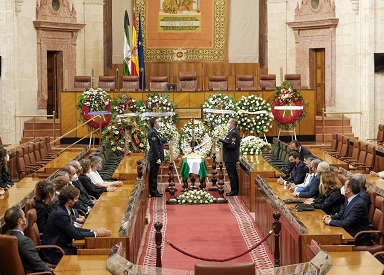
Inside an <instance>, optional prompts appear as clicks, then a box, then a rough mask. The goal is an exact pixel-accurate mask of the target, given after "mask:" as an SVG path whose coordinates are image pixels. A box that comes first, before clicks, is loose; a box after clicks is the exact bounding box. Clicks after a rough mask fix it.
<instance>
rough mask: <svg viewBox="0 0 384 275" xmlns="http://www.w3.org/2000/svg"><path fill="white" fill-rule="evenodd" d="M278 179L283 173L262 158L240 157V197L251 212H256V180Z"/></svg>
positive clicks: (252, 156)
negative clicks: (259, 177) (257, 178)
mask: <svg viewBox="0 0 384 275" xmlns="http://www.w3.org/2000/svg"><path fill="white" fill-rule="evenodd" d="M257 175H260V176H261V177H263V178H277V177H279V176H281V172H280V171H279V170H277V169H276V168H275V167H273V166H272V165H271V164H269V163H268V162H267V161H266V160H265V159H264V158H263V157H262V156H259V155H244V156H241V157H240V173H239V189H240V190H239V196H240V197H241V199H242V200H243V202H244V204H245V205H246V206H247V208H248V209H249V211H250V212H254V211H255V185H254V182H255V179H256V176H257Z"/></svg>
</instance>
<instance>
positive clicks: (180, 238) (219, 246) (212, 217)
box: [139, 185, 273, 270]
mask: <svg viewBox="0 0 384 275" xmlns="http://www.w3.org/2000/svg"><path fill="white" fill-rule="evenodd" d="M164 188H165V185H161V186H159V189H164ZM177 188H178V189H179V190H180V189H181V187H180V185H177ZM164 194H165V193H164ZM213 194H214V196H215V197H217V192H214V193H213ZM168 198H169V194H167V196H166V197H163V198H154V199H151V217H153V219H152V220H151V223H150V225H149V228H148V232H147V236H146V243H145V245H144V248H143V251H142V254H141V256H140V260H139V264H142V265H148V266H155V265H156V244H155V229H154V227H153V223H154V222H162V223H163V229H162V232H163V242H164V241H165V240H169V241H170V242H172V243H173V244H174V245H175V246H177V247H178V248H180V249H182V250H184V251H186V252H188V253H190V254H193V255H197V256H200V257H205V258H214V259H225V258H230V257H233V256H236V255H239V254H241V253H242V252H244V251H246V250H248V249H249V248H250V247H252V246H253V245H255V244H256V243H257V242H258V241H259V240H260V237H259V235H258V231H257V230H256V229H255V227H254V221H253V218H252V217H251V215H250V214H249V212H248V211H247V210H246V209H245V207H244V205H243V203H242V202H241V200H239V199H238V198H237V197H228V200H229V203H228V204H210V205H166V204H165V202H166V199H168ZM162 247H163V250H162V264H163V267H164V268H172V269H181V270H194V265H195V264H196V263H202V262H204V261H202V260H197V259H194V258H191V257H188V256H186V255H184V254H182V253H180V252H178V251H177V250H175V249H173V248H172V247H170V246H169V245H167V244H166V243H165V242H164V243H163V246H162ZM267 251H268V252H267ZM272 259H273V257H272V255H271V254H270V252H269V250H268V248H267V249H266V247H265V246H264V245H261V246H259V247H258V248H256V249H254V250H253V251H251V252H250V253H248V254H245V255H244V256H242V257H240V258H237V259H234V260H231V261H229V262H227V263H239V262H250V261H253V262H255V265H256V268H257V269H266V268H271V267H273V264H272ZM204 263H214V262H204Z"/></svg>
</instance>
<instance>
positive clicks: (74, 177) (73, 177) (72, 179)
mask: <svg viewBox="0 0 384 275" xmlns="http://www.w3.org/2000/svg"><path fill="white" fill-rule="evenodd" d="M78 179H79V177H78V176H77V175H76V174H74V175H73V176H72V178H71V181H77V180H78Z"/></svg>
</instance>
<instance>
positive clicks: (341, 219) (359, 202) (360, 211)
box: [323, 178, 372, 245]
mask: <svg viewBox="0 0 384 275" xmlns="http://www.w3.org/2000/svg"><path fill="white" fill-rule="evenodd" d="M360 190H361V184H360V182H359V181H358V180H356V179H355V178H351V179H350V180H347V181H346V182H345V184H344V186H343V187H342V188H341V189H340V191H341V194H342V195H344V196H345V199H346V202H345V204H344V208H342V210H340V212H339V213H337V214H335V215H332V216H328V215H327V216H324V217H323V222H324V223H325V224H328V225H331V226H339V227H342V228H344V229H345V231H347V232H348V233H349V234H351V236H352V237H354V236H355V235H356V234H357V233H358V232H360V231H363V230H369V218H368V210H367V206H366V204H365V202H364V201H363V199H362V198H361V197H360V196H359V195H358V194H359V192H360ZM371 244H372V242H371V239H370V236H369V235H368V234H364V235H361V236H359V237H358V238H357V239H356V241H355V245H371Z"/></svg>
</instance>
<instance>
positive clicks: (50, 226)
mask: <svg viewBox="0 0 384 275" xmlns="http://www.w3.org/2000/svg"><path fill="white" fill-rule="evenodd" d="M79 195H80V191H79V190H78V189H77V188H75V187H74V186H66V187H64V188H63V189H62V190H61V192H60V195H59V205H58V206H57V207H56V208H55V210H53V211H52V212H51V214H50V215H49V218H48V221H47V224H46V225H45V230H44V234H43V238H42V241H43V244H53V245H57V246H60V247H61V248H62V249H63V250H64V252H65V255H76V254H77V248H76V247H74V246H73V245H72V241H73V240H81V239H84V238H86V237H104V236H109V235H111V231H109V230H107V229H105V228H99V229H97V230H95V231H93V230H89V229H83V228H77V227H75V226H74V225H73V223H72V222H71V217H70V213H71V210H72V208H73V206H74V205H75V203H76V201H78V199H79ZM43 255H44V257H45V258H46V259H47V260H48V261H49V262H50V263H53V264H57V263H58V262H59V261H60V259H61V256H62V255H61V254H59V253H57V251H56V250H53V249H45V250H44V251H43Z"/></svg>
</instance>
